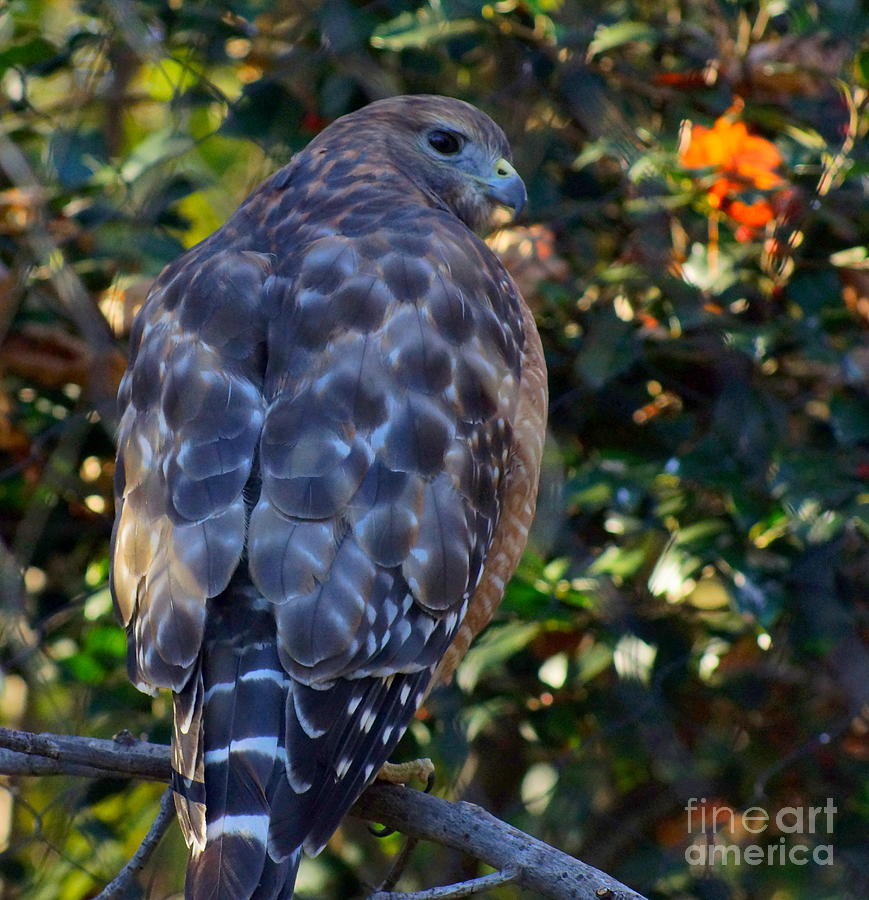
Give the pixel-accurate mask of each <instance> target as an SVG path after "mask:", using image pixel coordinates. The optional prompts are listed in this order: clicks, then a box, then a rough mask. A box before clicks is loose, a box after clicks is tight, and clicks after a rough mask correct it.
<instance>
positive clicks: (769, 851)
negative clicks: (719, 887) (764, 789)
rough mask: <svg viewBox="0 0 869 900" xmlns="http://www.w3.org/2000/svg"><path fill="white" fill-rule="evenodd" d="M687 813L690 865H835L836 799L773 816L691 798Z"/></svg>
mask: <svg viewBox="0 0 869 900" xmlns="http://www.w3.org/2000/svg"><path fill="white" fill-rule="evenodd" d="M685 811H686V812H687V814H688V834H689V835H690V836H691V838H692V842H691V844H690V845H689V846H688V848H687V849H686V850H685V860H686V862H687V863H688V865H691V866H706V867H711V866H716V865H718V866H722V865H730V866H734V865H735V866H741V865H746V866H764V865H765V866H784V865H794V866H805V865H808V864H809V863H814V864H815V865H818V866H831V865H833V845H832V844H831V843H830V840H831V838H832V834H833V818H834V816H835V815H836V813H837V812H838V809H837V807H836V806H835V805H834V804H833V799H832V797H828V798H827V802H826V803H825V804H824V805H823V806H783V807H782V808H781V809H779V810H777V811H775V812H770V811H769V810H766V809H764V808H763V807H761V806H751V807H749V808H748V809H746V810H744V811H743V812H741V813H740V812H737V811H736V810H734V809H732V808H731V807H729V806H715V805H713V804H712V803H711V802H710V801H707V799H706V798H705V797H700V798H699V799H698V798H696V797H692V798H691V799H690V800H689V801H688V803H687V805H686V806H685ZM762 835H766V837H761V836H762ZM773 835H778V837H777V838H776V837H774V836H773Z"/></svg>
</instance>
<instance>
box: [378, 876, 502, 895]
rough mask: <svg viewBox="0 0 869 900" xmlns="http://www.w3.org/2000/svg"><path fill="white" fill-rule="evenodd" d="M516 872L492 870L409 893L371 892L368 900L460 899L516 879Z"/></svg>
mask: <svg viewBox="0 0 869 900" xmlns="http://www.w3.org/2000/svg"><path fill="white" fill-rule="evenodd" d="M517 878H518V873H517V872H515V871H514V870H513V869H504V870H503V871H502V872H492V873H491V874H490V875H481V876H480V877H479V878H472V879H470V881H457V882H456V883H455V884H445V885H443V886H442V887H433V888H427V889H426V890H424V891H413V892H411V893H409V894H405V893H402V892H400V891H378V892H377V893H376V894H371V895H370V896H369V897H368V900H460V898H462V897H472V896H473V895H474V894H479V893H481V892H482V891H487V890H489V888H494V887H498V886H499V885H502V884H510V883H511V882H513V881H516V879H517Z"/></svg>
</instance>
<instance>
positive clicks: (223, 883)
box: [176, 595, 300, 900]
mask: <svg viewBox="0 0 869 900" xmlns="http://www.w3.org/2000/svg"><path fill="white" fill-rule="evenodd" d="M246 599H247V598H242V597H240V596H238V595H235V596H233V597H232V598H227V601H228V602H227V606H229V603H232V604H233V606H235V609H232V610H227V611H226V613H225V614H224V615H218V616H216V617H215V618H216V622H215V623H214V625H213V627H210V628H209V632H210V633H208V634H206V637H205V643H204V647H203V656H202V681H201V688H200V689H201V691H202V714H201V725H202V728H201V731H200V732H199V734H200V735H201V737H200V741H201V742H202V746H201V748H198V750H199V752H200V753H201V759H202V766H201V771H202V773H203V781H204V788H203V785H202V784H193V785H192V786H191V785H190V783H189V781H188V780H187V779H185V778H184V777H183V776H184V775H185V774H186V773H184V772H183V771H182V772H181V776H182V777H181V778H178V776H176V781H179V780H180V781H181V782H182V784H181V787H182V790H186V791H187V793H186V798H187V799H186V801H182V806H184V807H185V808H187V809H190V808H193V809H194V810H199V809H201V806H200V804H199V803H197V802H196V801H197V800H198V801H202V802H204V817H201V816H200V818H201V819H203V820H204V821H200V822H199V833H198V834H194V835H193V836H192V837H193V839H192V840H190V839H188V843H190V844H191V850H192V853H191V859H190V864H189V867H188V870H187V883H186V888H185V898H186V900H248V898H249V900H289V898H291V897H292V895H293V885H294V883H295V880H296V872H297V870H298V866H299V858H300V852H299V851H298V850H296V851H295V852H292V853H290V854H289V855H288V856H284V857H283V858H273V857H272V856H271V855H270V854H269V852H268V838H269V819H270V815H271V798H272V797H274V794H275V792H276V786H277V784H278V783H279V782H280V781H282V780H285V779H286V776H285V774H284V773H285V760H286V751H285V750H284V746H283V744H284V736H283V735H284V725H283V723H284V705H285V702H286V695H287V690H288V687H289V685H288V680H287V675H286V673H285V672H284V670H283V669H282V668H281V665H280V662H279V660H278V655H277V647H276V644H275V639H274V634H273V631H272V628H271V627H269V625H270V623H269V622H268V620H267V617H266V616H265V615H263V613H261V612H257V611H256V610H254V609H251V608H250V605H249V603H246V602H245V600H246ZM245 608H246V609H247V616H246V621H244V622H242V621H239V620H240V619H242V620H243V619H244V618H245V616H243V615H242V614H241V611H242V609H245ZM268 618H270V617H268ZM177 711H178V709H177V706H176V713H177ZM177 732H178V727H177V723H176V744H177V743H178V738H179V736H178V734H177ZM187 749H188V753H189V751H190V749H191V748H190V747H188V748H187ZM177 768H179V767H178V766H177V765H176V769H177ZM190 768H191V767H190V766H189V764H188V771H189V770H190ZM196 788H198V789H199V791H200V796H198V797H197V796H196V795H195V789H196ZM176 790H177V787H176ZM188 818H192V819H193V820H194V821H195V820H196V816H195V815H193V816H189V815H188ZM182 821H183V817H182ZM202 824H204V834H203V833H202V830H201V829H202ZM273 852H274V851H273Z"/></svg>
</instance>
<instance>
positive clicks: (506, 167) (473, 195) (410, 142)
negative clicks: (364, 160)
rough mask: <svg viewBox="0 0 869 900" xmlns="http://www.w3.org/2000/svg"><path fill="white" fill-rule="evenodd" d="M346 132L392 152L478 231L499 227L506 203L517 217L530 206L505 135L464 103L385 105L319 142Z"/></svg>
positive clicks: (348, 119) (402, 100) (408, 99)
mask: <svg viewBox="0 0 869 900" xmlns="http://www.w3.org/2000/svg"><path fill="white" fill-rule="evenodd" d="M338 130H340V131H341V132H342V139H343V140H344V141H346V140H348V139H349V140H351V141H353V142H354V144H355V145H356V146H358V147H359V149H360V151H366V150H367V151H368V152H370V151H373V150H377V151H379V152H381V153H383V154H385V155H386V157H387V158H388V161H389V162H390V163H392V164H393V165H394V166H395V167H396V168H398V169H400V170H401V171H402V172H403V173H404V175H406V176H407V177H408V178H409V179H410V180H411V181H412V182H413V183H414V184H415V185H416V186H417V187H419V188H420V189H422V190H423V191H424V192H425V193H426V194H428V195H429V196H430V197H432V198H433V199H435V200H436V201H437V202H439V203H440V204H443V205H445V206H446V207H447V208H449V209H450V210H451V211H452V212H453V213H455V215H457V216H458V217H459V218H460V219H461V220H462V221H463V222H464V223H465V224H466V225H468V227H469V228H472V229H473V230H474V231H485V230H486V229H488V228H489V227H490V226H491V222H492V214H493V212H494V210H495V209H496V208H497V207H498V206H508V207H510V208H511V209H512V210H513V212H514V217H515V216H517V215H518V214H519V213H520V212H521V210H522V208H523V206H524V205H525V200H526V194H525V185H524V184H523V182H522V179H521V178H520V177H519V175H518V174H517V172H516V170H515V169H514V168H513V165H512V163H511V162H510V158H511V153H510V145H509V144H508V143H507V138H506V136H505V135H504V132H503V131H502V130H501V129H500V128H499V127H498V126H497V125H496V124H495V123H494V122H493V121H492V120H491V119H490V118H489V117H488V116H487V115H486V114H485V113H483V112H480V110H478V109H477V108H476V107H474V106H471V105H470V104H469V103H465V102H463V101H462V100H455V99H452V98H450V97H439V96H434V95H426V94H421V95H414V96H404V97H390V98H388V99H386V100H377V101H375V102H374V103H371V104H369V105H368V106H366V107H364V108H363V109H360V110H357V111H356V112H354V113H350V114H349V115H347V116H344V117H343V118H342V119H339V120H338V121H337V122H335V123H333V124H332V125H331V126H330V127H329V128H327V129H326V131H324V132H323V133H322V135H320V137H318V138H317V141H316V142H315V143H319V142H321V141H322V140H327V139H328V136H330V133H332V134H334V132H335V131H338Z"/></svg>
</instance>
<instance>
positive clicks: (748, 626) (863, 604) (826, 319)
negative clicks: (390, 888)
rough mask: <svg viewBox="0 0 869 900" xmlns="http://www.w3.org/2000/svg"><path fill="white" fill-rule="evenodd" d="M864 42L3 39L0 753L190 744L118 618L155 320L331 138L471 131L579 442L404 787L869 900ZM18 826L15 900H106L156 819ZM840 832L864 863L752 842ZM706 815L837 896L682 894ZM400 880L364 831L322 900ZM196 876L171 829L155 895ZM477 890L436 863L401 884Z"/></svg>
mask: <svg viewBox="0 0 869 900" xmlns="http://www.w3.org/2000/svg"><path fill="white" fill-rule="evenodd" d="M867 24H869V18H867V13H866V10H865V7H863V6H862V5H861V4H860V2H859V0H829V2H808V0H764V2H759V3H758V2H748V0H705V2H699V3H691V2H684V0H655V2H645V0H601V2H598V3H591V2H586V0H500V2H490V3H481V2H480V0H429V2H426V3H421V2H414V0H373V2H351V0H325V2H316V0H305V2H292V0H285V2H257V0H241V2H236V3H234V4H232V6H231V7H230V6H229V5H223V4H220V3H215V2H188V0H168V2H166V0H115V2H101V0H8V2H7V3H6V4H5V5H4V6H3V7H2V11H0V103H2V127H0V340H2V350H0V377H2V382H0V470H2V471H0V537H2V545H0V591H2V610H0V667H2V669H0V717H2V722H3V723H4V724H6V725H12V726H15V727H21V728H27V729H31V730H44V731H55V732H65V733H78V734H88V735H99V736H104V737H105V736H109V735H111V734H113V733H115V732H117V731H119V730H121V729H123V728H127V729H129V730H130V731H131V732H133V733H134V734H136V735H144V736H147V737H148V738H149V739H151V740H156V741H168V738H169V725H168V721H169V719H168V714H169V707H168V704H167V701H166V698H165V697H159V698H157V699H152V698H149V697H146V696H145V695H143V694H140V693H138V692H137V691H136V690H135V689H133V688H132V687H131V686H130V685H129V683H128V682H127V678H126V674H125V670H124V652H125V650H124V648H125V640H124V635H123V632H122V631H121V629H120V628H119V627H118V626H117V624H116V622H115V619H114V617H113V613H112V609H111V602H110V598H109V592H108V588H107V582H106V578H107V568H108V563H107V541H108V536H109V531H110V525H111V517H112V499H111V478H112V469H113V440H112V435H113V427H114V419H113V415H114V414H113V396H114V391H115V387H116V383H117V379H118V376H119V373H120V371H122V368H123V364H124V363H123V358H124V348H125V340H126V335H127V330H128V327H129V324H130V319H131V316H132V314H133V313H134V311H135V310H136V308H137V307H138V305H139V304H140V303H141V301H142V299H143V297H144V295H145V293H146V291H147V288H148V284H149V282H150V280H151V279H152V278H153V277H154V276H155V275H156V274H157V273H158V272H159V270H160V269H161V267H162V266H164V265H165V264H166V263H167V262H169V261H170V260H171V259H172V258H173V257H175V256H176V255H177V254H178V253H180V252H181V251H182V250H183V249H184V248H185V247H189V246H190V245H192V244H194V243H195V242H196V241H198V240H200V239H201V238H202V237H204V236H205V235H207V234H208V233H209V232H211V231H212V230H213V229H214V228H216V227H217V226H218V225H220V224H221V223H222V222H223V221H224V219H225V218H226V217H227V216H228V215H229V213H230V212H231V211H232V210H233V209H234V208H235V206H236V205H237V204H238V203H239V201H241V200H242V199H243V197H244V196H245V195H246V194H247V193H248V192H249V191H250V190H251V189H252V188H253V187H254V186H255V185H256V184H257V182H258V181H259V180H261V179H262V178H263V177H265V176H266V175H267V174H269V173H270V172H272V171H273V170H274V169H275V168H276V167H278V166H280V165H282V164H283V163H285V162H286V161H287V160H288V159H289V158H290V156H291V154H292V153H293V152H294V151H295V150H297V149H298V148H299V147H301V146H303V145H304V144H305V143H306V142H307V141H308V140H309V139H310V138H311V137H312V136H313V135H314V134H316V132H317V131H318V130H319V129H321V128H322V127H323V126H324V125H325V124H326V123H328V122H329V121H330V120H332V119H334V118H335V117H336V116H339V115H341V114H342V113H345V112H347V111H349V110H351V109H354V108H356V107H358V106H360V105H362V104H364V103H366V102H368V101H370V100H372V99H376V98H378V97H383V96H387V95H390V94H395V93H404V92H410V93H414V92H416V93H419V92H434V93H443V94H450V95H453V96H458V97H462V98H464V99H467V100H469V101H471V102H473V103H476V104H478V105H479V106H481V107H482V108H484V109H485V110H486V111H488V112H489V113H491V114H492V115H493V117H494V118H496V119H497V120H498V121H499V122H500V123H501V124H502V125H503V126H504V128H505V129H506V131H507V132H508V135H509V136H510V138H511V140H512V143H513V146H514V148H515V157H516V160H515V161H516V164H517V168H518V169H519V170H520V171H521V172H522V174H523V175H524V177H525V178H526V181H527V183H528V188H529V194H530V204H529V212H528V214H527V221H526V223H524V224H523V225H522V226H520V227H517V228H509V229H504V230H502V231H500V232H499V233H498V234H496V235H495V236H494V237H493V238H492V243H493V245H494V246H495V247H496V248H497V249H498V251H499V252H500V253H501V254H502V256H503V257H504V259H505V260H506V261H507V263H508V264H509V266H510V268H511V270H512V271H513V272H514V274H515V276H516V278H517V279H518V280H519V282H520V283H521V286H522V289H523V291H524V292H525V295H526V297H528V299H529V302H530V303H531V304H532V305H533V307H534V310H535V313H536V315H537V319H538V323H539V326H540V329H541V332H542V334H543V339H544V344H545V348H546V354H547V358H548V362H549V367H550V375H551V398H552V412H551V434H550V440H549V451H548V461H547V467H546V472H545V475H544V484H543V490H542V494H541V503H540V513H539V517H538V522H537V525H536V529H535V534H534V536H533V539H532V546H531V548H530V550H529V552H528V553H527V554H526V557H525V559H524V561H523V564H522V566H521V569H520V572H519V574H518V576H517V577H516V578H515V579H514V582H513V583H512V585H511V586H510V589H509V591H508V595H507V600H506V602H505V604H504V606H503V608H502V610H501V612H500V613H499V615H498V618H497V620H496V622H495V624H494V625H493V626H492V627H491V628H490V630H489V631H488V632H487V633H486V634H485V636H484V637H483V638H482V639H481V640H480V641H479V643H478V644H477V646H476V648H475V649H474V650H472V652H471V653H470V655H469V657H468V659H467V660H466V662H465V664H464V666H463V668H462V669H461V670H460V672H459V675H458V679H457V683H456V684H455V685H453V686H451V687H449V688H446V689H444V690H441V691H439V692H438V693H437V694H435V695H434V696H432V698H431V699H430V701H429V703H428V705H427V706H426V707H425V709H423V710H422V711H421V712H420V714H419V716H418V717H417V719H416V720H415V721H414V722H413V724H412V727H411V728H410V730H409V732H408V736H407V737H406V738H405V741H404V743H403V744H402V747H401V754H400V755H401V756H402V757H410V756H412V755H420V754H423V755H429V756H431V757H433V758H434V759H435V761H436V762H437V764H438V769H439V772H440V790H441V791H442V792H444V793H445V794H446V795H447V796H449V797H453V798H466V799H470V800H474V801H476V802H479V803H481V804H482V805H484V806H485V807H486V808H488V809H489V810H491V811H492V812H493V813H495V814H496V815H499V816H502V817H504V818H506V819H508V820H509V821H511V822H513V823H515V824H516V825H517V826H519V827H520V828H523V829H527V830H528V831H530V832H532V833H534V834H535V835H537V836H539V837H541V838H543V839H545V840H547V841H550V842H551V843H553V844H555V845H556V846H558V847H560V848H562V849H564V850H566V851H568V852H569V853H573V854H576V855H578V856H579V857H581V858H583V859H584V860H586V861H588V862H590V863H593V864H594V865H597V866H599V867H601V868H604V869H606V870H608V871H610V872H611V873H613V874H614V875H616V876H617V877H618V878H620V879H622V880H624V881H626V882H628V883H630V884H631V885H632V886H634V887H636V888H637V889H638V890H640V891H642V892H644V893H646V894H647V895H649V896H650V897H654V898H684V897H701V898H710V900H712V898H770V900H773V898H774V900H791V898H794V900H795V898H845V897H866V896H869V880H867V878H869V876H867V873H869V777H867V760H869V706H867V703H869V653H867V638H869V628H867V625H869V622H867V601H869V591H867V587H869V556H867V533H869V486H867V479H869V399H867V390H866V388H867V382H869V344H867V341H866V335H867V326H869V254H867V241H869V205H867V179H869V153H867V144H866V140H865V138H866V131H867V118H866V101H867V90H869V42H867V39H866V33H867ZM0 787H2V790H0V845H2V848H3V853H2V856H0V879H2V887H0V895H2V898H3V900H12V898H28V900H78V898H85V897H91V896H94V895H95V894H96V893H98V891H99V889H100V888H101V886H102V885H103V884H104V883H105V882H106V881H107V880H108V879H110V878H111V877H112V876H113V875H114V874H115V873H116V872H117V870H118V869H119V868H120V867H121V865H122V864H123V863H124V861H125V860H126V859H127V858H128V857H129V856H130V855H131V853H132V852H133V851H134V850H135V848H136V846H137V845H138V841H139V840H140V839H141V837H142V835H143V834H144V832H145V830H146V829H147V827H148V824H149V822H150V820H151V818H152V817H153V815H154V812H155V810H156V801H157V797H158V796H159V793H160V787H159V786H157V785H151V784H142V783H133V782H127V781H123V780H117V781H102V782H89V781H87V780H84V779H73V778H45V779H41V780H40V779H23V778H15V779H12V778H6V779H2V780H0ZM828 797H831V798H833V800H834V802H835V804H836V806H837V810H838V811H837V813H836V817H835V827H834V833H833V834H826V833H824V830H823V829H821V833H816V834H809V835H804V836H803V835H800V834H786V835H781V834H780V833H779V832H778V831H776V829H775V828H774V827H773V828H770V829H768V830H767V831H765V832H763V833H762V834H760V835H752V834H750V833H749V832H748V831H747V830H746V829H745V828H744V827H741V826H740V824H739V823H740V821H741V819H740V816H741V814H742V813H744V812H745V810H746V809H749V808H750V807H753V806H760V807H763V808H764V809H767V810H769V811H770V812H771V814H774V813H775V811H777V810H778V809H780V808H782V807H785V806H808V805H823V804H824V803H825V802H826V798H828ZM691 798H696V799H697V800H698V801H700V798H705V801H706V804H707V806H708V805H713V804H714V805H717V806H719V807H727V808H729V809H732V810H733V815H734V818H733V821H734V822H735V823H736V824H735V826H734V829H733V830H732V831H731V832H727V833H725V834H724V835H723V839H724V840H725V841H726V842H728V843H733V842H735V843H739V844H741V845H743V846H744V845H745V844H747V843H760V844H761V845H764V846H766V845H770V844H772V845H778V844H779V843H780V841H781V840H783V841H784V842H785V845H786V846H787V847H789V846H791V845H793V844H795V843H805V844H808V845H809V846H812V845H814V844H818V843H819V844H828V843H832V844H833V846H834V864H833V865H832V866H819V865H815V864H809V865H802V866H801V865H781V864H776V865H761V866H748V865H741V866H735V865H727V866H721V865H717V866H713V867H711V868H709V869H708V870H704V869H703V868H702V867H697V866H689V865H688V864H687V862H686V858H685V850H686V847H687V846H688V845H689V843H690V842H691V841H692V840H701V841H703V840H708V841H713V840H714V839H715V838H714V836H712V835H706V836H705V837H704V836H703V834H702V827H703V823H702V821H699V820H698V818H697V817H695V818H693V819H689V818H688V816H687V814H686V811H685V809H684V807H685V806H686V804H687V803H688V801H689V800H690V799H691ZM701 805H702V804H701ZM706 824H707V825H708V824H709V821H708V820H707V823H706ZM720 839H722V836H719V840H720ZM399 845H400V838H399V837H398V836H395V837H392V838H389V839H386V840H380V841H378V840H375V839H374V838H372V837H370V836H369V835H367V834H366V833H365V832H364V830H363V829H362V827H361V826H359V825H358V824H356V823H350V824H349V825H347V826H345V827H344V828H342V830H341V831H339V833H338V834H337V835H336V837H335V838H334V840H333V841H332V843H331V844H330V846H329V848H328V849H327V850H326V852H325V853H324V854H323V855H322V856H321V857H320V858H318V859H317V860H316V861H313V862H311V863H310V864H307V865H306V867H305V868H304V869H303V872H302V875H301V878H300V882H299V887H300V891H301V893H302V894H304V895H305V896H309V897H321V898H348V897H359V896H364V894H365V892H366V885H370V884H373V883H376V882H377V881H378V880H379V879H380V878H382V877H383V874H384V872H385V871H386V870H387V868H388V865H389V858H390V857H391V856H392V855H394V854H395V853H396V851H397V849H398V847H399ZM183 861H184V849H183V846H182V842H181V840H180V838H179V836H178V833H177V830H176V829H173V831H172V832H171V833H170V835H169V836H168V837H167V838H166V839H165V840H164V842H163V844H162V845H161V848H160V850H159V852H158V855H157V856H156V857H155V858H154V859H153V860H152V862H151V864H150V865H149V867H148V869H147V870H146V871H145V873H144V874H143V876H142V880H141V884H142V892H143V896H145V897H148V898H164V897H169V896H171V895H173V892H177V891H178V890H179V888H180V885H181V883H182V871H183ZM477 871H478V864H477V863H475V862H474V861H473V860H468V859H463V858H461V857H460V856H457V855H455V854H450V853H447V852H446V851H444V850H442V849H440V848H435V847H430V846H421V847H419V848H417V850H416V851H415V853H414V854H413V857H412V859H411V862H410V865H409V866H408V869H407V872H406V875H405V877H404V880H403V881H402V885H403V886H406V887H408V888H410V887H414V886H427V885H431V884H436V883H443V882H445V881H447V880H450V879H458V878H461V877H467V876H470V875H473V874H475V873H476V872H477ZM518 895H519V892H518V891H517V890H516V889H514V888H502V889H499V890H496V891H492V892H491V896H493V897H501V898H510V897H517V896H518Z"/></svg>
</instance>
